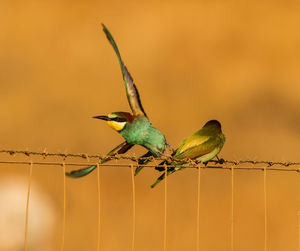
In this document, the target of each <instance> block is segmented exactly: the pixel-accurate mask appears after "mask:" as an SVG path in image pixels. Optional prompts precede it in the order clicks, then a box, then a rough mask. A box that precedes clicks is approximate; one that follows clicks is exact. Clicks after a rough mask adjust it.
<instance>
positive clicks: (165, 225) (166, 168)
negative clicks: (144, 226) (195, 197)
mask: <svg viewBox="0 0 300 251" xmlns="http://www.w3.org/2000/svg"><path fill="white" fill-rule="evenodd" d="M164 167H165V204H164V251H166V250H167V195H168V190H167V189H168V167H167V165H166V164H165V165H164Z"/></svg>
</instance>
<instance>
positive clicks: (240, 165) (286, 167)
mask: <svg viewBox="0 0 300 251" xmlns="http://www.w3.org/2000/svg"><path fill="white" fill-rule="evenodd" d="M1 153H4V154H5V153H6V154H9V155H12V156H15V155H25V156H27V157H28V156H40V157H43V158H44V159H46V158H47V157H60V158H62V159H63V162H64V164H65V165H66V166H81V167H85V166H91V165H97V163H99V161H101V160H102V159H104V158H106V159H109V160H131V161H134V162H135V164H123V163H114V164H107V163H104V164H102V166H110V167H131V166H132V165H133V166H134V167H137V166H138V164H137V162H138V160H154V157H152V156H151V157H140V158H138V157H136V156H127V155H114V156H106V155H100V154H94V155H92V154H85V153H62V152H59V153H49V152H47V151H43V152H34V151H27V150H0V154H1ZM67 158H72V159H73V158H78V159H85V160H90V159H94V160H95V162H94V163H93V162H89V163H87V162H85V163H74V162H65V161H66V159H67ZM155 160H168V161H169V162H171V161H178V160H176V159H174V158H172V157H171V156H162V157H160V158H155ZM180 161H181V163H182V160H180ZM30 163H32V164H35V165H54V166H62V162H58V161H35V162H34V161H32V162H29V161H18V160H13V161H2V160H0V164H30ZM199 164H200V163H199V162H197V161H194V160H190V159H186V160H185V163H184V166H182V167H184V168H198V166H199ZM181 165H183V164H181ZM249 165H251V166H249ZM168 166H169V167H172V166H175V165H168ZM176 166H177V167H178V166H179V165H178V164H177V165H176ZM232 166H234V168H235V169H244V170H264V169H267V170H273V171H296V172H300V162H290V161H268V160H250V159H248V160H222V161H221V162H220V161H218V160H210V161H209V162H208V164H207V165H204V164H203V165H201V168H216V169H231V168H232ZM146 167H149V168H154V167H164V165H157V164H156V163H154V164H150V165H147V166H146Z"/></svg>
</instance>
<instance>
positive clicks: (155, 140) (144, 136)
mask: <svg viewBox="0 0 300 251" xmlns="http://www.w3.org/2000/svg"><path fill="white" fill-rule="evenodd" d="M102 26H103V31H104V33H105V35H106V37H107V39H108V41H109V42H110V44H111V45H112V47H113V49H114V51H115V53H116V55H117V57H118V61H119V63H120V66H121V71H122V75H123V80H124V84H125V89H126V95H127V99H128V102H129V106H130V108H131V111H132V114H131V113H129V112H112V113H110V114H108V115H105V116H103V115H101V116H95V117H93V118H96V119H101V120H105V121H106V122H107V124H108V125H109V126H110V127H111V128H113V129H114V130H115V131H117V132H118V133H120V134H121V135H122V136H123V138H124V139H125V142H123V143H122V144H120V145H118V146H117V147H115V148H114V149H112V150H111V151H110V152H109V153H108V154H107V156H114V155H116V154H123V153H125V152H127V151H128V150H129V149H130V148H131V147H132V146H134V145H141V146H143V147H145V148H146V149H148V152H147V153H146V154H145V155H143V156H142V157H146V156H147V157H148V156H154V157H160V156H161V155H162V154H163V153H164V151H165V149H166V146H167V143H166V139H165V136H164V135H163V134H162V133H161V132H160V131H159V130H158V129H156V128H155V127H154V126H153V125H152V124H151V122H150V120H149V118H148V117H147V115H146V113H145V111H144V108H143V106H142V103H141V99H140V96H139V93H138V90H137V88H136V85H135V84H134V82H133V78H132V77H131V75H130V73H129V72H128V70H127V67H126V66H125V65H124V63H123V60H122V58H121V55H120V52H119V49H118V47H117V44H116V42H115V41H114V39H113V36H112V35H111V33H110V32H109V31H108V29H107V28H106V27H105V25H103V24H102ZM108 160H109V158H104V159H103V160H102V161H101V162H100V164H103V163H104V162H106V161H108ZM95 168H96V166H90V167H88V168H84V169H80V170H75V171H72V172H70V173H66V175H67V176H69V177H72V178H79V177H82V176H85V175H87V174H89V173H90V172H92V171H93V170H94V169H95ZM142 168H143V166H139V167H137V168H136V170H135V175H136V174H137V173H138V172H139V171H140V170H141V169H142Z"/></svg>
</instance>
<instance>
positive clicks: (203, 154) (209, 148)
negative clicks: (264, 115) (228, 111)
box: [151, 120, 225, 188]
mask: <svg viewBox="0 0 300 251" xmlns="http://www.w3.org/2000/svg"><path fill="white" fill-rule="evenodd" d="M224 143H225V136H224V134H223V133H222V129H221V124H220V122H219V121H217V120H210V121H208V122H207V123H206V124H205V125H204V126H203V127H202V128H201V129H200V130H199V131H197V132H195V133H194V134H192V135H191V136H189V137H187V138H185V139H184V140H183V141H182V142H181V143H180V145H179V147H178V149H177V150H176V151H175V152H174V154H173V155H172V156H173V159H174V161H172V162H171V163H167V161H166V160H165V161H163V162H162V163H160V166H159V167H156V168H155V169H156V170H159V171H161V172H162V171H165V168H164V167H162V166H161V165H165V164H167V166H168V165H172V166H173V167H167V175H170V174H172V173H174V172H176V171H178V170H180V169H182V168H184V166H185V165H187V163H186V162H184V161H181V160H184V159H197V160H198V161H199V162H202V163H206V162H208V161H209V160H211V159H213V158H214V157H215V156H216V155H217V154H218V153H219V152H220V151H221V149H222V147H223V145H224ZM177 165H178V166H177ZM174 166H175V167H174ZM164 178H165V173H163V174H162V175H161V176H159V177H158V179H157V180H156V181H155V182H154V183H153V184H152V185H151V187H152V188H153V187H155V186H156V185H157V184H158V183H159V182H160V181H162V180H163V179H164Z"/></svg>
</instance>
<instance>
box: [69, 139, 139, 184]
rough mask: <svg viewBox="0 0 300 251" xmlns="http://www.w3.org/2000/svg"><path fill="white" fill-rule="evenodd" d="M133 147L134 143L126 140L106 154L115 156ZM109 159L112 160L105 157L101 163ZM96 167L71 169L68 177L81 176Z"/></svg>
mask: <svg viewBox="0 0 300 251" xmlns="http://www.w3.org/2000/svg"><path fill="white" fill-rule="evenodd" d="M131 147H133V145H132V144H129V143H127V142H126V141H125V142H123V143H122V144H120V145H118V146H116V147H115V148H114V149H112V150H111V151H110V152H109V153H108V154H107V155H106V156H109V157H111V156H114V155H116V154H123V153H126V152H127V151H128V150H129V149H130V148H131ZM109 160H110V159H109V158H104V159H102V160H101V162H100V163H99V164H103V163H105V162H106V161H109ZM96 167H97V166H89V167H87V168H82V169H79V170H74V171H71V172H67V173H66V175H67V176H68V177H71V178H81V177H83V176H85V175H88V174H89V173H91V172H92V171H94V169H95V168H96Z"/></svg>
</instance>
